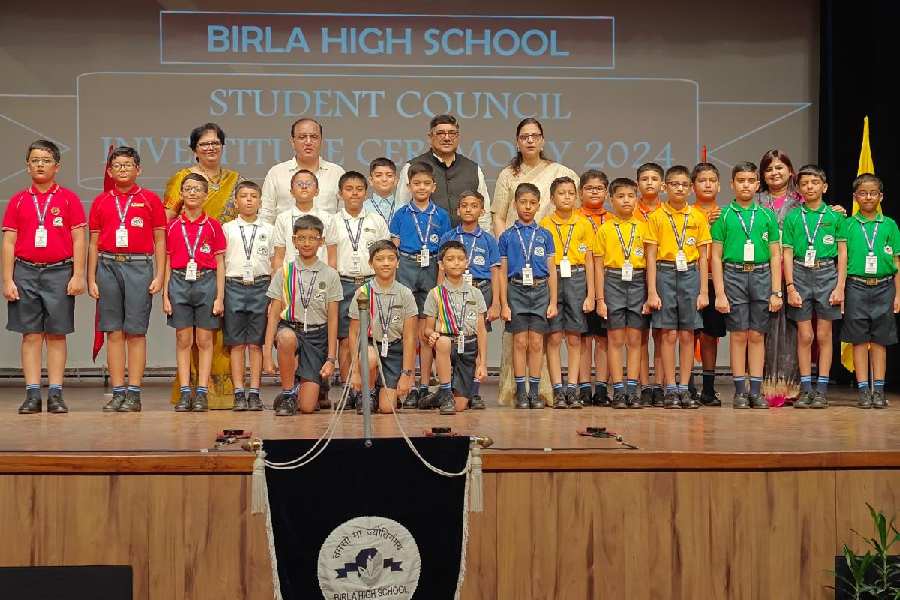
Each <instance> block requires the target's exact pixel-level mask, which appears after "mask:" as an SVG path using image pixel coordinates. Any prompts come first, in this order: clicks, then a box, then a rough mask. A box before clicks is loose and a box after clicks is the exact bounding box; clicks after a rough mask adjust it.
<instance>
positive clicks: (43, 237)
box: [34, 225, 47, 248]
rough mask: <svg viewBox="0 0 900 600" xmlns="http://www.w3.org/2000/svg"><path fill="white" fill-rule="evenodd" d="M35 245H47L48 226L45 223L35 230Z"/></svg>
mask: <svg viewBox="0 0 900 600" xmlns="http://www.w3.org/2000/svg"><path fill="white" fill-rule="evenodd" d="M34 247H35V248H46V247H47V228H46V227H44V226H43V225H38V228H37V229H35V230H34Z"/></svg>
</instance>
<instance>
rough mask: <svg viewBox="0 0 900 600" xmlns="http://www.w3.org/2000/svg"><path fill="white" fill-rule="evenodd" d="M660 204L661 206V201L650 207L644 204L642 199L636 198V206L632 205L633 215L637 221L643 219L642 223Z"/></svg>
mask: <svg viewBox="0 0 900 600" xmlns="http://www.w3.org/2000/svg"><path fill="white" fill-rule="evenodd" d="M660 206H662V202H657V203H656V206H654V207H653V208H650V207H648V206H647V205H646V204H644V201H643V200H638V203H637V206H635V207H634V217H635V218H636V219H637V220H638V221H643V222H644V223H646V222H647V220H648V219H649V218H650V215H652V214H653V213H655V212H656V211H658V210H659V207H660Z"/></svg>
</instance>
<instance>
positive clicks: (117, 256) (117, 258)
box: [113, 254, 128, 262]
mask: <svg viewBox="0 0 900 600" xmlns="http://www.w3.org/2000/svg"><path fill="white" fill-rule="evenodd" d="M113 260H114V261H116V262H126V261H127V260H128V257H127V256H125V255H124V254H114V255H113Z"/></svg>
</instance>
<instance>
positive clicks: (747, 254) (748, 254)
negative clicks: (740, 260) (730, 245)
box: [744, 240, 756, 262]
mask: <svg viewBox="0 0 900 600" xmlns="http://www.w3.org/2000/svg"><path fill="white" fill-rule="evenodd" d="M755 250H756V249H755V248H754V247H753V242H751V241H750V240H747V243H745V244H744V262H756V258H755V256H756V252H755Z"/></svg>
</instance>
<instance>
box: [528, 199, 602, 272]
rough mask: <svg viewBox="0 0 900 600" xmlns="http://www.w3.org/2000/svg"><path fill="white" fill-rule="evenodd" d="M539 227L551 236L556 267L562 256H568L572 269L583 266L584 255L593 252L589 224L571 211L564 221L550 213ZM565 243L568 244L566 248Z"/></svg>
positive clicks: (592, 235) (592, 234) (582, 217)
mask: <svg viewBox="0 0 900 600" xmlns="http://www.w3.org/2000/svg"><path fill="white" fill-rule="evenodd" d="M541 227H543V228H544V229H546V230H547V231H549V232H550V235H552V236H553V245H554V247H555V248H556V252H555V254H554V260H555V262H556V264H557V265H558V264H559V263H560V261H562V259H563V258H564V256H568V258H569V263H570V264H571V265H572V266H573V267H575V266H580V265H583V264H584V262H585V255H586V254H587V253H588V252H591V253H593V251H594V238H595V235H594V229H593V227H591V222H590V221H588V220H587V218H586V217H584V216H583V215H581V214H579V213H576V212H574V211H573V212H572V214H571V216H570V217H569V218H568V219H565V220H563V219H562V218H560V217H559V215H557V214H556V213H555V212H554V213H551V214H549V215H547V216H546V217H544V218H543V219H542V220H541ZM566 241H568V242H569V244H568V248H566ZM566 250H568V253H566Z"/></svg>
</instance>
